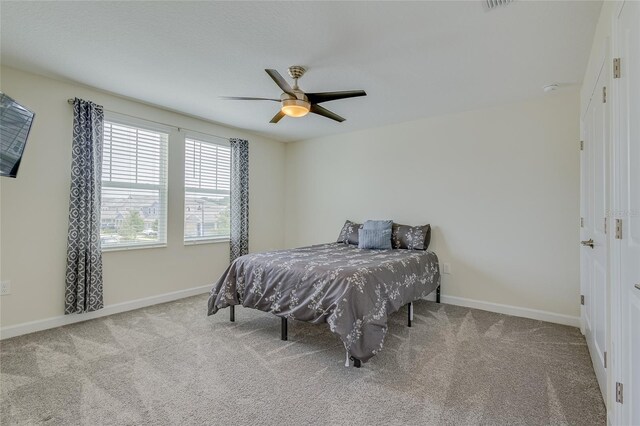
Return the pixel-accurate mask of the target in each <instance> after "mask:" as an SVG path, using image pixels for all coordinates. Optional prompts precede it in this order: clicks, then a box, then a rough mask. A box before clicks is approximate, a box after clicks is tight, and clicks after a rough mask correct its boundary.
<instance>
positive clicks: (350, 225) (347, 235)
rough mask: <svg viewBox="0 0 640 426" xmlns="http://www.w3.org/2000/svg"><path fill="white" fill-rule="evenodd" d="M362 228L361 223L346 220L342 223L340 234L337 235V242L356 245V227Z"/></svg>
mask: <svg viewBox="0 0 640 426" xmlns="http://www.w3.org/2000/svg"><path fill="white" fill-rule="evenodd" d="M360 228H362V224H360V223H355V222H351V221H350V220H347V221H346V222H345V223H344V225H342V230H341V231H340V235H338V241H337V242H338V243H345V244H353V245H356V246H357V245H358V229H360Z"/></svg>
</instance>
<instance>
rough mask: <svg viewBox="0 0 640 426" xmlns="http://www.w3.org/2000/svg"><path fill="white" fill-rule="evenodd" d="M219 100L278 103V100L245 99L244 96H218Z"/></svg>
mask: <svg viewBox="0 0 640 426" xmlns="http://www.w3.org/2000/svg"><path fill="white" fill-rule="evenodd" d="M220 99H224V100H225V101H276V102H280V99H271V98H251V97H245V96H220Z"/></svg>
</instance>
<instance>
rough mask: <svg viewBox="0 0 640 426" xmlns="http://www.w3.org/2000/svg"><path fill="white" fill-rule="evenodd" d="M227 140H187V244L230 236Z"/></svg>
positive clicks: (228, 151)
mask: <svg viewBox="0 0 640 426" xmlns="http://www.w3.org/2000/svg"><path fill="white" fill-rule="evenodd" d="M212 139H213V138H212ZM221 141H222V140H221ZM225 142H226V141H225ZM225 142H214V141H213V140H208V139H207V138H205V137H203V136H198V137H190V136H187V138H186V139H185V177H184V182H185V183H184V185H185V195H184V241H185V243H190V242H191V243H193V242H200V241H207V240H219V239H228V238H229V224H230V217H229V187H230V178H231V150H230V148H229V145H228V143H225Z"/></svg>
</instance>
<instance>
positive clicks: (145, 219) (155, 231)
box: [100, 117, 169, 249]
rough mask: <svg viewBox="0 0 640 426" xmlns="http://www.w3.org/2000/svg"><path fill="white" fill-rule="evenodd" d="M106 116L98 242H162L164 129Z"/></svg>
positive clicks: (110, 246) (116, 244) (106, 246)
mask: <svg viewBox="0 0 640 426" xmlns="http://www.w3.org/2000/svg"><path fill="white" fill-rule="evenodd" d="M110 118H111V117H107V118H106V119H105V123H104V148H103V158H102V209H101V220H100V239H101V241H102V247H103V248H104V249H117V248H132V247H145V246H158V245H160V246H163V245H166V242H167V145H168V141H169V133H168V131H159V130H154V128H155V127H154V126H155V125H149V126H147V125H146V124H145V122H144V121H140V122H139V121H138V120H136V121H135V122H132V121H130V120H128V119H127V120H126V121H125V120H122V121H121V120H117V119H114V120H111V119H110ZM132 123H133V124H132Z"/></svg>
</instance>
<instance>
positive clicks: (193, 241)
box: [182, 130, 231, 246]
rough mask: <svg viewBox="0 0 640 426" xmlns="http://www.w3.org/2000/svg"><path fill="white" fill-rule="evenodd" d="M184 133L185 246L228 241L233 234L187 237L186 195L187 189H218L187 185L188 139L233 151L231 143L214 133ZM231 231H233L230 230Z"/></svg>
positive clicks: (202, 191) (204, 191) (201, 190)
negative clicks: (213, 134)
mask: <svg viewBox="0 0 640 426" xmlns="http://www.w3.org/2000/svg"><path fill="white" fill-rule="evenodd" d="M182 133H183V136H184V138H183V142H184V143H183V149H182V153H183V158H182V160H183V161H182V167H183V169H182V172H183V173H182V178H183V181H182V213H183V220H182V242H183V244H184V245H185V246H192V245H200V244H218V243H227V242H229V241H231V235H230V234H229V235H228V236H222V237H195V238H189V239H187V235H186V230H187V216H186V195H187V191H189V192H191V193H194V192H195V193H198V192H200V193H209V194H215V191H216V190H203V189H202V188H194V187H189V186H187V181H186V163H187V139H192V140H196V141H198V142H204V143H208V144H211V145H218V146H223V147H226V148H229V151H231V143H230V142H229V140H228V139H226V138H221V137H216V136H212V135H208V134H206V133H200V132H195V131H192V130H182ZM229 179H231V152H229ZM229 200H231V182H229ZM229 232H231V231H229Z"/></svg>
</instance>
